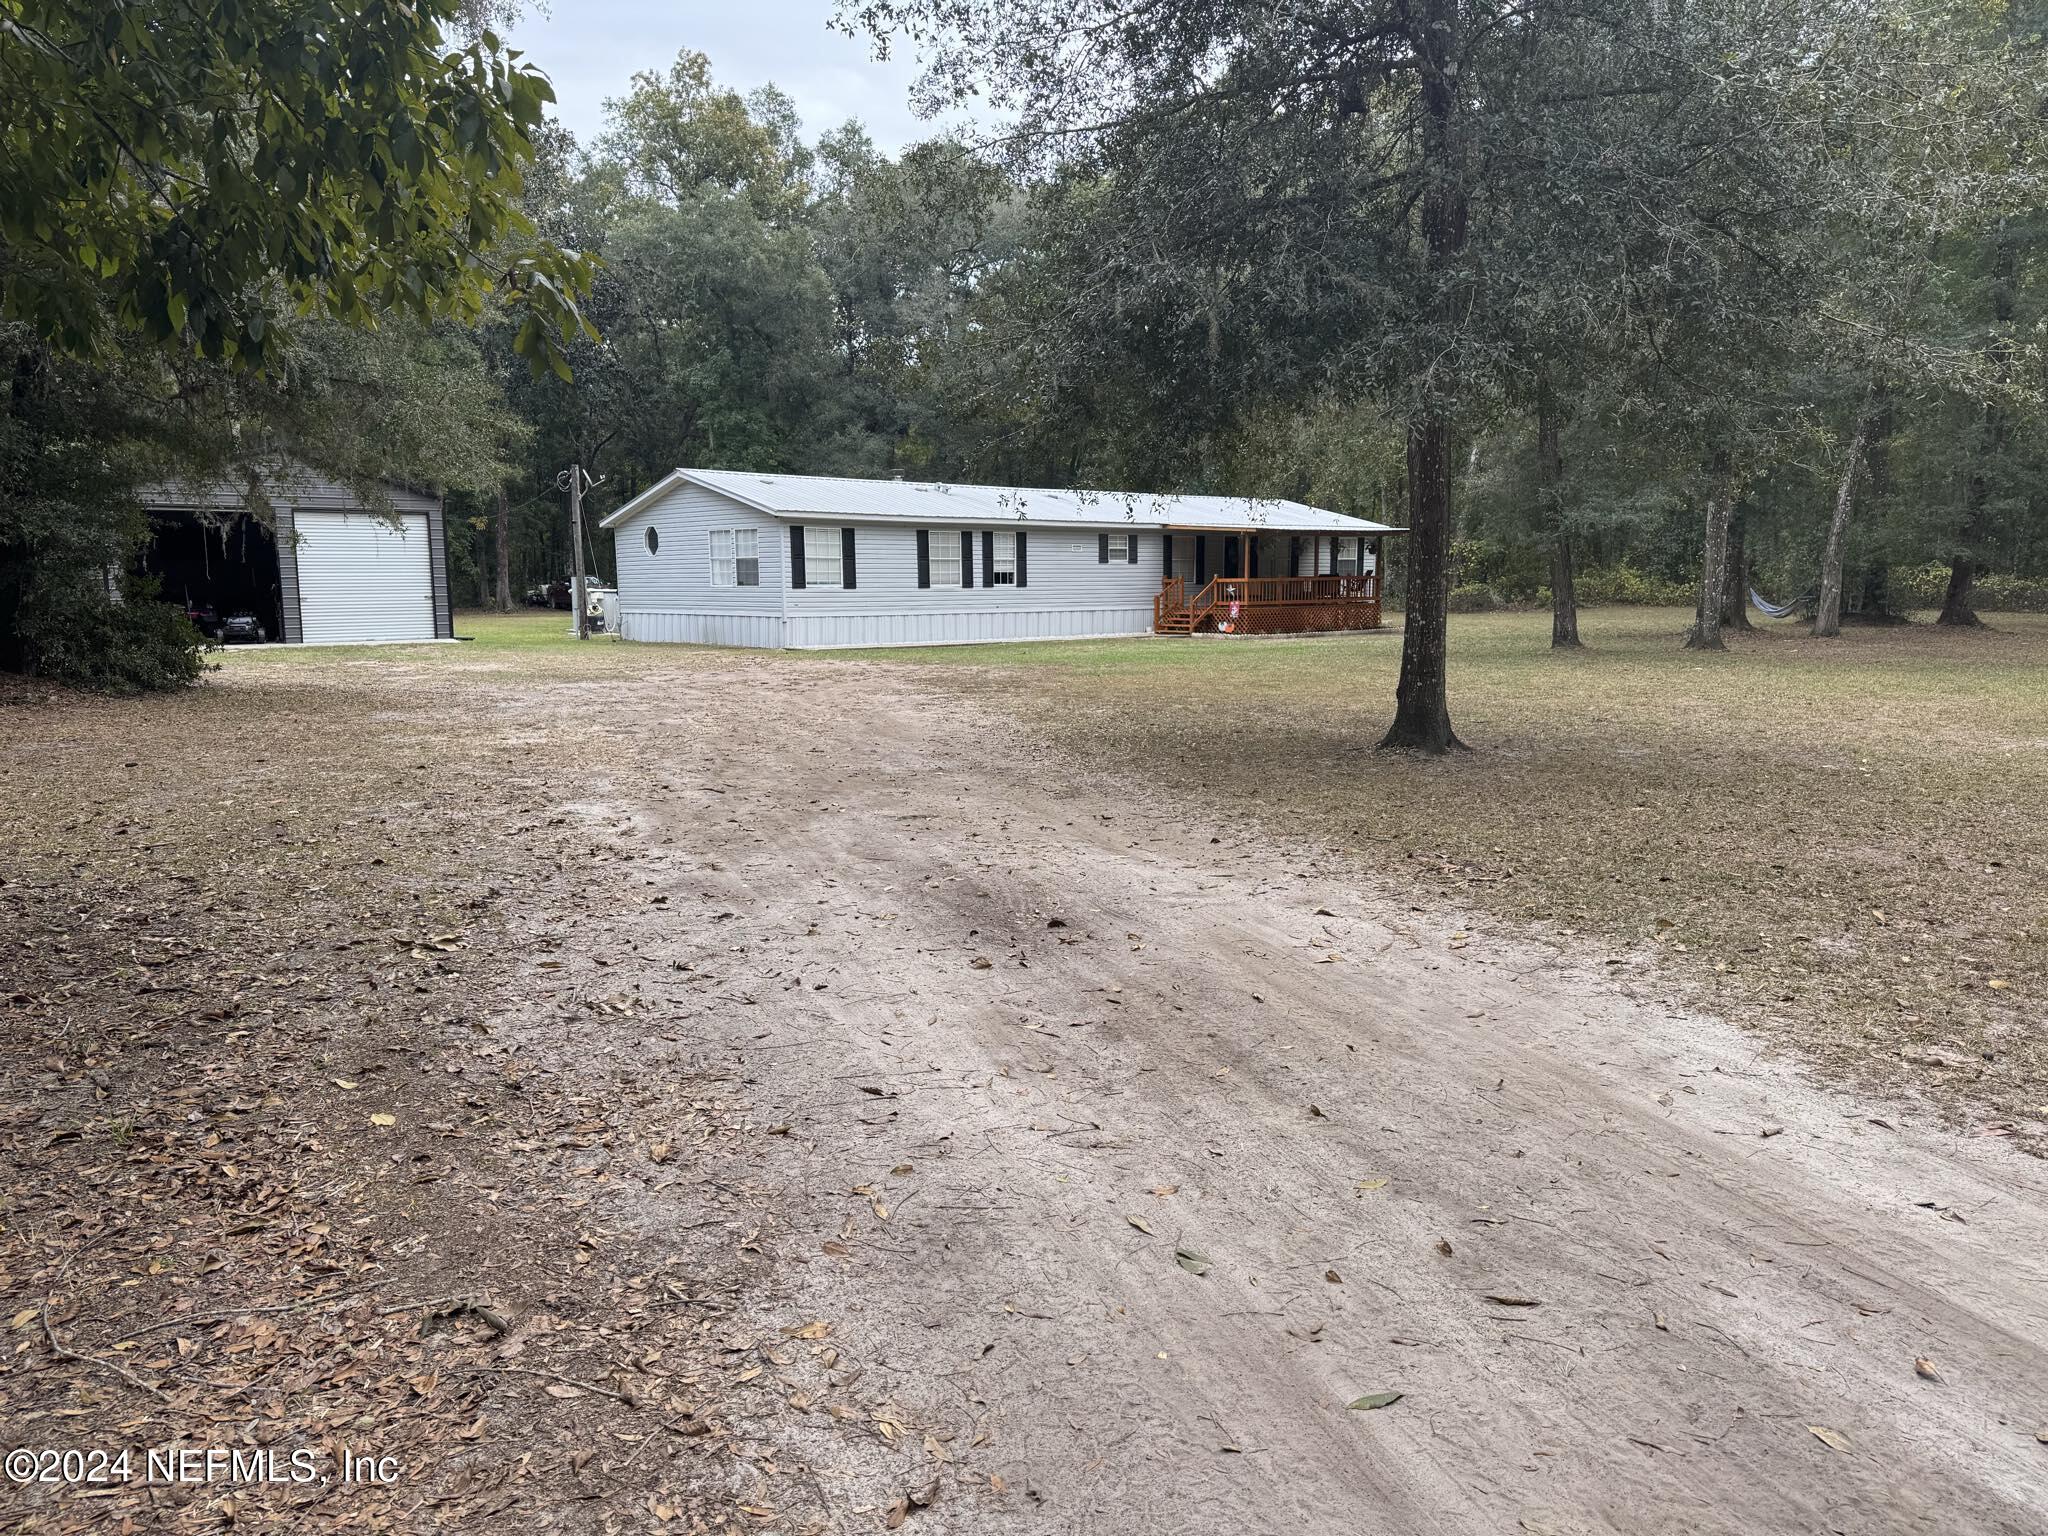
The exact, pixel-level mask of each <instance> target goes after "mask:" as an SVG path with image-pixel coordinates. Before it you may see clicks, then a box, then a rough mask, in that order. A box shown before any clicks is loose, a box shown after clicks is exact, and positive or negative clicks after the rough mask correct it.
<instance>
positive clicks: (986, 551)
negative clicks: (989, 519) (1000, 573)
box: [981, 528, 996, 587]
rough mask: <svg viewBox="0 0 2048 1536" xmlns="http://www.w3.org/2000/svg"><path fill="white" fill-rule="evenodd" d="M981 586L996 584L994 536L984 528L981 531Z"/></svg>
mask: <svg viewBox="0 0 2048 1536" xmlns="http://www.w3.org/2000/svg"><path fill="white" fill-rule="evenodd" d="M981 584H982V585H983V586H984V587H992V586H994V585H995V584H996V536H995V535H994V534H993V533H991V532H989V531H988V529H986V528H984V529H982V530H981Z"/></svg>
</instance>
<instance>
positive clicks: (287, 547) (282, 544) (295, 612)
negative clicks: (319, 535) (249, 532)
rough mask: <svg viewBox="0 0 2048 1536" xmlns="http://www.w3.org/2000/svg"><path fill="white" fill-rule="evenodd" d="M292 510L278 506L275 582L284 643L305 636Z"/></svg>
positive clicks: (296, 540)
mask: <svg viewBox="0 0 2048 1536" xmlns="http://www.w3.org/2000/svg"><path fill="white" fill-rule="evenodd" d="M292 527H293V525H292V509H291V508H290V507H279V508H278V509H277V584H278V590H279V593H280V607H281V608H282V609H283V612H282V614H281V615H280V617H281V618H282V620H283V622H284V634H283V636H282V637H281V638H282V639H283V640H284V642H285V644H287V645H297V644H298V643H299V642H300V641H301V640H303V639H304V638H305V627H304V625H303V624H302V623H301V622H300V618H299V546H298V539H297V537H296V535H295V534H294V533H293V531H292Z"/></svg>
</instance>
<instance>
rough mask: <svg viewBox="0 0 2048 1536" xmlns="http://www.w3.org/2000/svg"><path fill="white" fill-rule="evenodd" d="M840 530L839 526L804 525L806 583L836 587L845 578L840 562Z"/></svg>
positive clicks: (808, 585)
mask: <svg viewBox="0 0 2048 1536" xmlns="http://www.w3.org/2000/svg"><path fill="white" fill-rule="evenodd" d="M839 551H840V532H839V530H838V529H837V528H819V527H817V526H815V525H814V524H806V525H805V526H804V585H805V586H807V587H836V586H838V585H840V583H841V582H842V581H843V580H844V576H845V573H844V569H843V568H842V567H841V565H840V563H839Z"/></svg>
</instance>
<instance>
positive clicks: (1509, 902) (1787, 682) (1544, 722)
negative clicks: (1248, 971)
mask: <svg viewBox="0 0 2048 1536" xmlns="http://www.w3.org/2000/svg"><path fill="white" fill-rule="evenodd" d="M1688 619H1689V614H1687V613H1685V612H1682V611H1678V610H1669V609H1666V610H1657V609H1647V610H1646V609H1626V608H1615V609H1605V610H1595V611H1591V612H1588V613H1587V614H1586V615H1585V617H1584V626H1583V632H1584V635H1585V638H1586V641H1587V646H1588V649H1587V650H1586V651H1585V652H1584V653H1582V654H1579V655H1553V654H1552V653H1551V651H1550V649H1549V622H1550V621H1549V616H1548V615H1547V614H1527V613H1511V614H1487V615H1474V616H1458V617H1454V618H1453V620H1452V628H1451V636H1452V641H1451V648H1452V665H1451V709H1452V718H1453V720H1454V722H1455V724H1456V726H1457V728H1458V730H1459V732H1460V733H1461V734H1462V735H1463V737H1464V738H1465V740H1466V741H1468V742H1469V743H1471V744H1472V746H1473V747H1474V748H1475V749H1476V750H1475V751H1474V752H1473V753H1472V754H1470V755H1460V756H1455V757H1452V758H1448V759H1444V760H1441V761H1415V760H1410V759H1406V758H1399V757H1385V756H1381V755H1378V754H1376V753H1375V752H1373V751H1372V750H1371V749H1372V747H1373V744H1374V743H1375V742H1376V741H1377V740H1378V738H1379V735H1380V733H1381V732H1382V731H1383V730H1384V729H1385V726H1386V723H1387V721H1388V719H1389V718H1390V716H1391V713H1392V701H1393V691H1394V684H1395V680H1396V676H1397V673H1398V670H1399V665H1400V643H1399V640H1398V638H1396V637H1393V636H1380V637H1359V638H1335V639H1317V640H1299V641H1293V640H1252V641H1225V640H1164V639H1161V640H1153V639H1145V640H1135V641H1109V642H1100V643H1075V644H1068V645H1015V646H993V647H978V648H968V649H958V650H945V651H898V652H888V653H874V654H876V655H886V656H888V657H889V658H890V659H891V660H892V661H893V662H895V663H896V664H898V665H903V666H909V667H925V668H934V669H940V668H943V669H946V670H947V671H948V672H954V671H957V673H958V676H957V685H958V686H962V687H970V688H974V689H976V690H977V691H994V692H999V693H1001V694H1002V695H1004V696H1006V697H1007V698H1009V699H1011V700H1013V701H1014V703H1015V705H1016V707H1018V708H1020V709H1022V710H1023V711H1025V712H1026V713H1027V714H1028V715H1029V717H1030V718H1031V719H1032V720H1033V721H1034V722H1035V723H1036V724H1037V725H1038V726H1039V728H1040V729H1042V730H1043V731H1044V732H1045V733H1046V734H1047V735H1048V736H1049V737H1051V738H1052V739H1053V740H1055V741H1056V742H1057V743H1058V744H1059V746H1060V747H1061V748H1062V749H1063V750H1064V751H1065V752H1066V753H1067V754H1068V755H1069V757H1070V759H1071V760H1072V761H1074V762H1075V763H1076V764H1077V765H1079V766H1080V767H1082V768H1083V769H1088V768H1099V769H1102V770H1105V771H1119V772H1136V773H1139V774H1143V775H1146V776H1148V777H1149V778H1151V779H1153V780H1155V781H1157V782H1159V783H1161V784H1162V785H1164V786H1166V787H1168V788H1170V789H1173V790H1177V791H1180V792H1182V793H1184V794H1186V795H1187V796H1188V797H1190V800H1191V801H1192V802H1195V803H1197V804H1199V805H1200V806H1201V807H1202V808H1203V810H1204V811H1205V812H1209V813H1215V814H1223V815H1232V814H1234V815H1240V816H1244V817H1249V818H1252V819H1253V820H1255V821H1257V822H1259V823H1261V824H1264V825H1266V826H1268V827H1270V828H1271V829H1272V830H1274V831H1276V832H1278V833H1280V834H1282V835H1284V836H1303V835H1307V836H1309V837H1311V838H1312V839H1314V840H1319V841H1325V842H1334V843H1338V844H1341V845H1345V846H1348V847H1350V848H1352V849H1355V850H1358V851H1360V852H1362V853H1363V854H1364V855H1365V857H1366V858H1367V859H1368V860H1369V861H1370V862H1372V863H1373V864H1375V865H1376V866H1378V868H1379V869H1380V870H1381V871H1382V872H1383V873H1384V875H1385V877H1386V878H1387V879H1388V880H1389V881H1390V882H1392V883H1393V885H1394V886H1396V887H1398V888H1407V889H1413V890H1415V891H1417V892H1418V894H1419V896H1428V897H1443V896H1449V897H1451V898H1452V899H1454V900H1457V901H1459V902H1462V903H1468V904H1470V905H1471V906H1472V907H1474V908H1476V909H1477V910H1478V911H1480V912H1482V913H1490V914H1493V915H1494V916H1496V917H1498V918H1500V919H1502V920H1506V921H1511V922H1517V923H1537V924H1541V925H1544V926H1545V927H1547V928H1549V929H1551V930H1553V931H1555V930H1562V931H1564V932H1566V933H1569V934H1576V935H1579V936H1581V937H1582V938H1585V939H1587V940H1590V941H1591V942H1593V943H1596V944H1598V945H1600V946H1602V947H1611V948H1612V950H1613V953H1614V954H1615V956H1616V958H1618V959H1619V958H1624V957H1629V956H1640V955H1641V954H1642V953H1643V952H1645V951H1647V952H1649V953H1652V954H1654V955H1655V956H1656V957H1657V959H1658V961H1659V963H1660V964H1661V965H1662V966H1663V967H1664V968H1665V969H1666V970H1667V971H1669V972H1671V973H1673V974H1676V975H1678V976H1680V977H1682V978H1685V979H1688V980H1690V981H1691V982H1694V983H1697V984H1698V985H1699V986H1700V988H1701V1000H1702V1002H1704V1003H1705V1004H1707V1005H1709V1006H1712V1007H1715V1008H1718V1009H1720V1010H1723V1011H1725V1012H1727V1013H1729V1014H1731V1015H1733V1016H1735V1017H1737V1018H1739V1019H1742V1020H1744V1021H1745V1022H1750V1023H1754V1024H1756V1025H1758V1026H1759V1027H1762V1028H1765V1029H1767V1030H1769V1031H1770V1032H1771V1033H1773V1034H1774V1035H1776V1036H1778V1037H1779V1038H1788V1039H1790V1040H1791V1041H1792V1042H1794V1043H1796V1044H1797V1046H1798V1047H1799V1048H1800V1049H1801V1050H1802V1051H1803V1052H1804V1053H1805V1054H1806V1055H1808V1056H1809V1057H1810V1058H1811V1059H1814V1060H1816V1061H1817V1062H1819V1063H1820V1064H1822V1065H1824V1066H1827V1067H1830V1068H1833V1069H1836V1070H1838V1071H1842V1072H1845V1073H1847V1074H1849V1075H1852V1076H1856V1077H1858V1078H1861V1079H1862V1080H1864V1081H1867V1082H1871V1083H1872V1084H1873V1085H1875V1086H1882V1087H1884V1088H1886V1089H1889V1090H1900V1089H1903V1090H1906V1091H1917V1090H1920V1089H1923V1088H1932V1089H1935V1090H1936V1091H1937V1094H1938V1096H1940V1097H1943V1098H1949V1099H1974V1100H1976V1101H1978V1102H1979V1103H1981V1104H1984V1105H1986V1106H1989V1107H1990V1108H1992V1109H1993V1110H1995V1111H1996V1112H1998V1113H2000V1114H2002V1115H2005V1116H2012V1117H2016V1118H2021V1117H2030V1116H2033V1115H2041V1116H2048V1031H2044V1030H2043V1029H2042V1021H2043V998H2044V997H2048V618H2043V617H2041V616H2037V615H1999V616H1997V617H1996V618H1995V619H1994V620H1993V626H1994V627H1993V628H1991V629H1990V630H1987V631H1983V632H1976V633H1970V632H1957V631H1950V630H1940V629H1936V628H1935V627H1934V626H1933V625H1932V624H1928V623H1921V624H1915V625H1913V626H1910V627H1906V628H1898V629H1882V630H1880V629H1852V630H1851V631H1850V632H1849V633H1847V634H1846V635H1844V637H1843V638H1842V639H1840V640H1839V641H1832V642H1816V641H1814V640H1812V639H1811V638H1809V637H1808V636H1807V635H1806V634H1805V633H1804V631H1803V629H1802V628H1801V627H1800V626H1797V625H1794V624H1783V625H1771V626H1767V627H1765V628H1763V629H1760V630H1758V631H1757V632H1756V633H1754V634H1749V635H1742V636H1738V637H1735V638H1734V640H1733V641H1732V643H1731V648H1730V651H1729V653H1728V654H1727V655H1724V656H1705V655H1699V654H1695V653H1691V652H1687V651H1685V650H1682V649H1681V648H1680V646H1679V638H1680V636H1681V634H1682V632H1683V630H1684V628H1685V625H1686V623H1687V622H1688ZM1943 1063H1948V1064H1946V1065H1944V1064H1943ZM1958 1090H1959V1091H1958Z"/></svg>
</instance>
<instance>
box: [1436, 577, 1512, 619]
mask: <svg viewBox="0 0 2048 1536" xmlns="http://www.w3.org/2000/svg"><path fill="white" fill-rule="evenodd" d="M1446 606H1447V607H1448V608H1449V609H1450V611H1451V612H1452V613H1491V612H1493V611H1494V610H1495V609H1496V608H1505V607H1506V606H1507V602H1506V601H1505V600H1504V599H1503V598H1502V597H1501V595H1500V594H1499V593H1498V592H1496V591H1494V590H1493V588H1491V587H1489V586H1487V585H1486V584H1485V583H1484V582H1478V581H1469V582H1463V583H1461V584H1460V585H1458V586H1455V587H1453V588H1451V591H1450V596H1449V597H1448V598H1447V599H1446Z"/></svg>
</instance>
